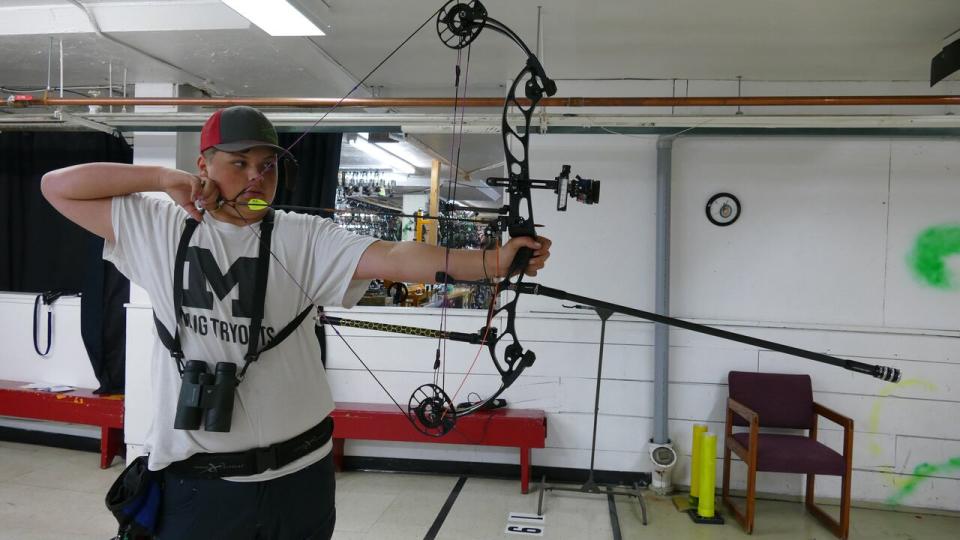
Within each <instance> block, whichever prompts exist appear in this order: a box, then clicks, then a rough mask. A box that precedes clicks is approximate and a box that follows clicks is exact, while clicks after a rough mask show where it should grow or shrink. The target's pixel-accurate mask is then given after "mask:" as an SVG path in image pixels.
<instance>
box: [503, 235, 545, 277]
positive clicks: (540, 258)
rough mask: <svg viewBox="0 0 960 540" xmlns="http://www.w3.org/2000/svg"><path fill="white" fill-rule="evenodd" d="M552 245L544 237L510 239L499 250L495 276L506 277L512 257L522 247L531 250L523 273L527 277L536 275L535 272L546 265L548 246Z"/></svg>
mask: <svg viewBox="0 0 960 540" xmlns="http://www.w3.org/2000/svg"><path fill="white" fill-rule="evenodd" d="M552 243H553V242H551V241H550V239H549V238H547V237H544V236H538V237H536V238H531V237H529V236H518V237H516V238H511V239H510V241H509V242H507V243H506V244H505V245H504V246H503V247H502V248H500V256H499V261H498V263H499V264H498V265H497V266H498V268H497V276H499V277H504V276H506V275H507V270H508V269H509V268H510V263H511V262H512V261H513V258H514V256H516V254H517V251H519V250H520V248H523V247H526V248H530V249H532V250H533V256H532V257H530V262H529V263H527V267H526V268H524V269H523V273H524V274H526V275H528V276H535V275H537V271H539V270H540V269H541V268H543V267H544V265H546V263H547V259H549V258H550V244H552Z"/></svg>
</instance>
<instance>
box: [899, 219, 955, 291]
mask: <svg viewBox="0 0 960 540" xmlns="http://www.w3.org/2000/svg"><path fill="white" fill-rule="evenodd" d="M957 254H960V224H951V225H938V226H935V227H930V228H929V229H927V230H925V231H923V232H922V233H920V235H919V236H917V241H916V243H915V244H914V246H913V251H911V252H910V254H909V255H908V256H907V264H908V265H909V266H910V268H911V269H912V270H913V272H914V274H915V275H916V276H917V278H918V279H920V280H921V281H922V282H924V283H925V284H927V285H930V286H931V287H936V288H938V289H944V290H957V289H960V276H951V275H950V269H949V268H948V267H947V265H946V262H945V261H946V259H947V257H950V256H951V255H957Z"/></svg>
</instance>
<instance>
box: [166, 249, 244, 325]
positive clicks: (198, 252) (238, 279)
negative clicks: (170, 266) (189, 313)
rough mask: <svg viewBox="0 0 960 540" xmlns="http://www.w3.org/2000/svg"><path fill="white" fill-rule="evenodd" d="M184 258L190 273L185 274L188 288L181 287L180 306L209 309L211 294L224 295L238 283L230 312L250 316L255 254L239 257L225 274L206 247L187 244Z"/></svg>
mask: <svg viewBox="0 0 960 540" xmlns="http://www.w3.org/2000/svg"><path fill="white" fill-rule="evenodd" d="M187 261H188V262H189V263H190V264H189V275H188V276H187V289H186V290H184V291H183V306H184V307H193V308H201V309H207V310H212V309H213V294H216V295H217V298H218V299H220V300H223V298H224V297H225V296H226V295H227V293H229V292H230V291H231V290H233V288H234V287H238V286H239V291H238V293H237V299H236V300H234V301H233V305H232V308H233V316H234V317H247V318H251V317H252V316H253V289H254V286H255V284H256V283H255V278H256V271H257V259H256V257H240V258H238V259H237V260H236V261H234V263H233V264H232V265H230V269H229V270H227V273H226V274H221V273H220V266H219V265H217V261H216V259H214V257H213V254H212V253H211V252H210V250H208V249H203V248H200V247H196V246H191V247H189V248H187ZM207 283H209V284H210V288H211V289H213V293H211V292H210V291H208V290H207V285H206V284H207Z"/></svg>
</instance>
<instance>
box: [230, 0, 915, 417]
mask: <svg viewBox="0 0 960 540" xmlns="http://www.w3.org/2000/svg"><path fill="white" fill-rule="evenodd" d="M431 18H433V16H432V15H431ZM429 20H430V19H427V21H425V22H424V23H423V24H421V25H420V27H419V28H417V30H416V31H414V33H413V34H411V35H410V36H409V37H407V38H406V40H404V41H403V42H402V43H401V44H400V46H398V47H397V48H396V49H394V50H393V52H391V53H390V54H389V55H388V56H387V57H386V58H384V60H383V61H381V62H380V63H379V64H378V65H377V66H376V67H375V68H374V69H373V70H371V71H370V72H369V73H368V74H367V75H366V76H365V77H363V79H361V81H360V82H359V83H357V85H356V86H355V87H354V88H353V89H352V90H351V91H350V92H348V93H347V94H346V95H344V97H343V98H341V99H340V100H339V102H338V103H337V105H335V106H334V107H332V108H331V109H330V110H328V111H327V112H326V113H325V114H324V115H322V116H321V118H320V119H319V120H317V121H316V123H314V125H313V126H311V128H309V129H308V130H307V131H306V132H305V133H304V135H306V133H309V132H310V131H311V130H312V129H313V127H315V126H316V125H317V124H319V123H320V122H321V121H322V120H323V119H324V118H325V117H326V116H327V114H329V113H330V112H332V111H333V110H335V109H336V108H337V106H339V104H340V103H342V102H343V100H344V99H346V98H347V97H348V96H349V95H350V94H351V93H352V92H353V91H354V90H356V88H358V87H359V86H360V85H361V84H362V83H363V82H364V81H366V79H367V78H368V77H370V76H371V75H372V74H373V73H374V72H375V71H376V70H377V69H379V67H380V66H382V65H383V64H384V63H385V62H386V61H387V60H388V59H389V58H390V57H391V56H392V55H393V54H394V53H396V52H397V51H398V50H399V49H400V48H401V47H402V46H403V45H404V44H405V43H406V42H407V41H409V40H410V39H411V38H412V37H413V35H415V34H416V33H417V32H419V31H420V29H422V28H423V27H424V26H425V25H426V24H427V23H428V22H429ZM487 28H489V29H491V30H493V31H495V32H497V33H500V34H502V35H504V36H506V37H507V38H509V39H510V40H511V41H513V42H514V43H515V44H517V45H518V46H519V47H520V48H521V49H522V50H523V52H524V54H526V56H527V59H526V65H525V66H524V68H523V69H522V70H521V71H520V73H519V74H518V75H517V77H515V78H514V80H513V83H512V84H511V85H510V88H509V91H508V92H507V97H506V99H505V101H504V105H503V112H502V121H501V131H502V138H503V151H504V155H505V163H506V170H507V173H508V176H507V177H506V178H489V179H487V181H486V183H487V184H488V185H490V186H494V187H502V188H505V190H506V192H507V194H508V195H509V203H508V204H507V205H504V206H503V207H500V208H492V209H482V210H481V211H482V212H491V213H495V214H497V215H498V216H499V217H498V218H496V220H495V222H496V223H497V224H498V226H499V230H504V229H505V230H506V231H508V232H509V235H510V237H511V238H515V237H520V236H527V237H536V229H535V227H536V224H535V221H534V219H533V203H532V200H531V190H532V189H550V190H553V191H554V192H555V193H556V195H557V210H560V211H563V210H566V207H567V201H568V200H569V197H570V196H573V197H574V198H575V199H576V200H578V201H580V202H583V203H585V204H593V203H596V202H598V201H599V194H600V183H599V182H598V181H595V180H590V179H584V178H580V177H579V176H577V177H575V178H574V179H573V180H571V179H570V167H569V166H568V165H564V166H563V167H562V170H561V171H560V174H559V175H558V176H557V177H556V178H555V179H554V180H536V179H531V178H530V152H529V150H530V148H529V142H530V126H531V121H532V119H533V118H534V113H535V110H536V107H537V104H538V102H539V101H540V100H541V99H542V98H543V97H544V96H552V95H554V94H555V93H556V91H557V85H556V83H555V82H554V81H553V80H551V79H550V78H549V77H548V76H547V74H546V72H545V71H544V69H543V66H542V65H541V63H540V60H539V59H538V58H537V56H536V55H535V54H534V53H533V52H531V50H530V48H529V47H527V45H526V44H525V43H524V42H523V40H522V39H520V37H519V36H518V35H517V34H516V33H515V32H513V31H512V30H511V29H510V28H509V27H507V26H506V25H505V24H503V23H502V22H500V21H498V20H496V19H493V18H491V17H489V16H488V14H487V10H486V8H485V7H484V6H483V4H482V3H481V2H479V0H469V1H467V2H463V1H460V0H449V1H448V2H446V3H445V4H444V5H443V7H441V8H440V9H439V10H438V11H437V12H436V29H437V34H438V35H439V37H440V39H441V41H442V42H443V43H444V44H445V45H446V46H447V47H450V48H452V49H457V50H459V49H463V48H465V47H468V46H470V45H471V44H472V43H473V42H474V41H475V40H476V38H477V37H478V36H479V35H480V33H481V31H482V30H484V29H487ZM457 72H458V75H459V64H458V66H457ZM521 84H522V86H523V97H522V98H520V97H518V96H517V91H518V89H519V88H520V86H521ZM458 88H459V77H458ZM511 109H516V110H519V111H520V112H521V114H522V116H523V125H522V126H519V127H518V128H516V129H515V128H514V127H513V125H512V124H511V123H510V121H509V113H510V111H511ZM454 118H456V114H454ZM301 139H302V136H301V138H299V139H297V140H296V141H295V142H294V143H293V144H292V145H290V148H292V147H293V146H294V145H296V144H297V143H298V142H299V141H300V140H301ZM288 150H289V148H288ZM455 182H456V180H455V181H454V184H455ZM235 199H236V197H234V200H235ZM277 208H283V207H282V206H277ZM238 215H239V213H238ZM241 217H242V216H241ZM248 225H249V224H248ZM251 229H252V230H253V231H254V232H255V233H256V234H259V233H258V232H257V231H256V229H255V228H253V227H252V226H251ZM448 249H449V248H448ZM531 256H532V252H531V251H530V249H528V248H521V249H520V250H519V252H518V253H517V255H516V257H515V258H514V260H513V261H512V262H511V263H510V265H509V270H508V272H507V276H508V277H506V278H504V279H503V280H501V281H499V282H497V283H496V284H495V289H494V294H493V295H492V296H491V304H490V307H489V309H488V312H487V319H486V324H485V326H484V327H483V328H481V329H480V330H479V331H477V332H476V333H464V332H450V331H447V330H444V329H443V328H444V327H445V324H443V323H442V324H441V329H440V330H433V329H428V328H419V327H410V326H401V325H393V324H384V323H376V322H370V321H358V320H352V319H345V318H341V317H331V316H327V315H325V314H323V312H322V311H320V310H318V311H319V313H320V315H319V319H320V320H322V321H323V322H326V323H328V324H329V325H330V326H331V328H333V330H334V332H335V333H336V334H337V336H338V337H339V338H340V339H341V340H342V341H343V342H344V344H345V345H346V346H347V348H348V349H349V350H350V352H351V353H353V355H354V356H355V357H356V358H357V360H359V361H360V363H361V364H362V365H363V367H364V368H365V369H366V370H367V371H368V372H369V373H370V374H371V375H372V376H373V377H374V379H376V380H377V383H378V384H379V385H380V387H381V388H383V390H384V391H385V392H386V393H387V395H388V396H389V397H390V399H391V400H392V401H393V403H394V404H396V405H397V408H398V409H399V410H400V411H401V413H403V414H404V415H405V416H406V417H407V419H408V420H409V421H410V423H411V424H412V425H413V427H414V428H416V429H417V430H419V431H420V432H421V433H424V434H425V435H429V436H442V435H444V434H446V433H448V432H449V431H450V430H452V429H453V428H454V426H455V425H456V421H457V418H459V417H464V416H468V415H470V414H473V413H476V412H477V411H480V410H482V409H484V408H486V407H487V406H488V405H489V404H491V403H492V402H493V400H494V399H496V398H497V397H498V396H500V395H501V394H502V393H503V392H504V391H505V390H507V388H509V387H510V386H511V385H512V384H513V383H514V382H515V381H516V380H517V378H518V377H519V376H520V375H521V374H522V373H523V372H524V370H526V369H527V368H528V367H530V366H532V365H533V363H534V362H535V360H536V354H535V353H534V352H533V351H531V350H529V349H526V348H524V346H523V345H522V344H521V343H520V339H519V337H518V336H517V328H516V313H517V304H518V301H519V298H520V296H521V295H522V294H540V295H546V296H550V297H553V298H557V299H566V300H574V301H577V302H580V303H583V304H587V305H592V306H595V307H602V308H604V309H609V310H611V311H614V312H619V313H625V314H628V315H631V316H634V317H639V318H643V319H647V320H651V321H654V322H658V323H662V324H667V325H671V326H676V327H679V328H685V329H687V330H692V331H695V332H700V333H705V334H710V335H714V336H717V337H720V338H723V339H728V340H733V341H738V342H741V343H747V344H751V345H755V346H759V347H764V348H768V349H770V350H774V351H779V352H784V353H786V354H791V355H794V356H800V357H803V358H807V359H811V360H815V361H819V362H825V363H829V364H832V365H836V366H839V367H843V368H845V369H849V370H852V371H857V372H860V373H865V374H869V375H871V376H874V377H877V378H880V379H882V380H888V381H898V380H899V378H900V373H899V370H896V369H892V368H888V367H884V366H875V365H868V364H863V363H861V362H856V361H852V360H844V359H840V358H836V357H832V356H829V355H825V354H820V353H815V352H812V351H806V350H803V349H798V348H795V347H790V346H787V345H783V344H780V343H776V342H771V341H767V340H761V339H757V338H753V337H750V336H745V335H742V334H736V333H733V332H728V331H725V330H720V329H716V328H713V327H709V326H704V325H700V324H696V323H692V322H689V321H684V320H681V319H674V318H672V317H668V316H665V315H660V314H657V313H651V312H646V311H642V310H637V309H633V308H629V307H625V306H618V305H614V304H610V303H607V302H602V301H599V300H595V299H592V298H587V297H583V296H578V295H573V294H569V293H566V292H564V291H560V290H558V289H552V288H549V287H543V286H540V285H537V284H534V283H524V282H523V278H524V273H523V269H525V268H526V266H527V264H528V262H529V260H530V258H531ZM274 259H275V260H277V262H278V264H280V266H281V267H283V264H282V262H280V261H279V259H278V258H277V257H276V256H275V255H274ZM283 268H284V270H285V271H286V268H285V267H283ZM287 274H288V276H290V278H291V279H293V280H294V282H296V281H297V280H296V279H295V278H293V276H292V275H290V273H289V271H287ZM436 280H437V282H438V283H444V284H445V285H446V284H449V283H463V282H460V281H458V280H457V279H456V278H455V277H454V276H450V275H448V274H447V272H446V270H445V271H443V272H438V273H437V276H436ZM297 284H298V286H299V283H297ZM301 290H303V289H302V287H301ZM504 292H509V293H511V294H512V298H511V299H510V300H508V301H506V302H504V303H503V304H502V305H500V306H499V307H495V302H496V300H497V299H498V298H499V297H500V294H501V293H504ZM304 295H306V292H304ZM306 296H307V298H308V300H310V302H311V303H314V302H313V300H312V299H311V298H310V297H309V296H308V295H306ZM500 316H504V318H505V323H504V326H503V328H502V329H498V328H496V327H494V326H493V321H494V320H495V319H497V318H498V317H500ZM339 326H346V327H354V328H363V329H371V330H378V331H384V332H394V333H401V334H408V335H417V336H424V337H432V338H437V339H439V340H441V341H442V340H451V341H460V342H466V343H472V344H475V345H479V346H480V347H486V348H487V350H488V353H489V355H490V359H491V361H492V362H493V365H494V367H495V368H496V369H497V371H498V372H499V375H500V386H499V388H497V389H496V390H495V391H494V392H493V393H492V394H491V395H490V396H489V397H487V398H485V399H481V400H480V401H477V402H475V403H472V404H468V405H467V406H463V407H460V408H458V407H456V406H455V405H454V402H453V399H452V398H451V396H450V395H449V394H448V393H447V391H446V390H445V389H444V388H442V387H441V386H440V385H439V384H437V382H438V381H437V380H436V376H435V382H433V383H428V384H424V385H421V386H420V387H418V388H417V389H416V390H415V391H414V392H413V393H412V394H411V396H410V399H409V400H408V402H407V407H406V408H404V407H403V406H401V405H400V404H399V403H398V402H397V400H396V399H394V398H393V396H392V394H390V392H389V391H388V390H387V389H386V387H384V385H383V384H382V383H381V382H380V381H379V379H377V377H376V375H375V374H374V373H373V371H372V370H370V368H369V367H368V366H367V365H366V363H365V362H364V361H363V359H362V358H360V356H359V354H357V352H356V351H355V350H354V349H353V347H351V346H350V344H349V343H348V342H347V340H346V338H345V337H344V336H343V334H342V333H340V331H339V330H338V329H337V327H339ZM504 340H506V341H504ZM502 341H503V342H504V343H505V346H504V347H503V353H502V358H501V357H500V356H498V352H497V351H498V348H499V346H500V343H501V342H502ZM478 355H479V352H478ZM436 356H437V357H436V360H435V362H434V371H435V373H436V371H437V370H438V369H439V367H440V347H439V346H438V348H437V355H436ZM467 375H469V371H468V373H467ZM465 377H466V376H465ZM461 386H462V383H461ZM455 397H456V394H455V395H454V398H455Z"/></svg>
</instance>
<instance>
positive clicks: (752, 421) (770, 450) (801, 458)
mask: <svg viewBox="0 0 960 540" xmlns="http://www.w3.org/2000/svg"><path fill="white" fill-rule="evenodd" d="M728 382H729V384H730V397H729V398H728V399H727V426H726V432H725V436H724V442H725V445H724V450H723V491H722V498H723V502H724V504H725V505H726V506H727V507H728V508H729V509H730V511H731V512H732V513H733V515H734V517H735V518H736V519H737V521H739V522H740V524H741V525H742V526H743V528H744V529H745V530H746V532H747V534H750V533H752V532H753V514H754V498H755V496H756V486H757V482H756V477H757V471H766V472H787V473H800V474H806V475H807V493H806V507H807V510H809V511H810V513H811V514H813V515H814V516H815V517H817V518H818V519H820V521H822V522H823V523H824V525H826V526H827V528H829V529H830V530H831V531H833V534H835V535H837V536H838V537H840V538H843V539H846V538H847V534H848V532H849V530H850V476H851V474H850V471H851V467H852V457H853V420H851V419H850V418H847V417H846V416H843V415H841V414H839V413H836V412H834V411H832V410H830V409H828V408H826V407H824V406H822V405H820V404H819V403H816V402H814V401H813V388H812V385H811V384H810V376H809V375H787V374H782V373H753V372H744V371H731V372H730V374H729V377H728ZM819 416H823V417H824V418H826V419H828V420H831V421H833V422H835V423H837V424H839V425H840V426H842V427H843V454H842V455H841V454H838V453H837V452H835V451H834V450H832V449H831V448H829V447H827V446H825V445H824V444H822V443H820V442H818V441H817V418H818V417H819ZM735 425H736V426H745V427H749V431H742V432H739V433H734V432H733V426H735ZM761 427H763V428H792V429H806V430H809V435H806V436H804V435H784V434H775V433H760V431H759V430H760V428H761ZM731 451H733V452H734V453H736V454H737V456H738V457H739V458H740V459H742V460H743V461H744V463H746V465H747V503H746V512H740V511H739V510H738V509H737V507H736V506H735V505H734V504H733V501H731V500H730V452H731ZM818 474H826V475H833V476H840V477H841V478H842V488H841V492H840V519H839V520H834V519H833V518H831V517H830V516H829V515H827V513H826V512H824V511H823V510H821V509H820V508H819V507H817V506H816V505H815V504H814V501H813V492H814V479H815V477H816V475H818Z"/></svg>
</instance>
